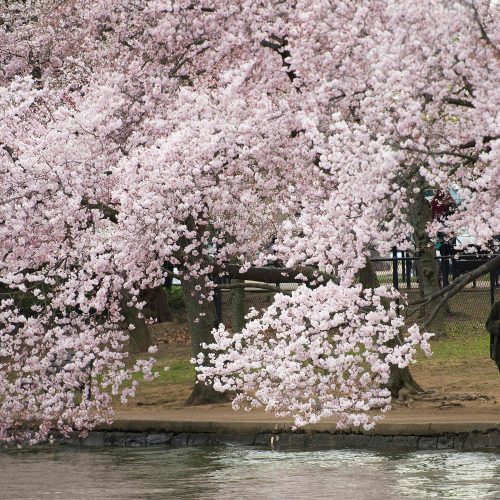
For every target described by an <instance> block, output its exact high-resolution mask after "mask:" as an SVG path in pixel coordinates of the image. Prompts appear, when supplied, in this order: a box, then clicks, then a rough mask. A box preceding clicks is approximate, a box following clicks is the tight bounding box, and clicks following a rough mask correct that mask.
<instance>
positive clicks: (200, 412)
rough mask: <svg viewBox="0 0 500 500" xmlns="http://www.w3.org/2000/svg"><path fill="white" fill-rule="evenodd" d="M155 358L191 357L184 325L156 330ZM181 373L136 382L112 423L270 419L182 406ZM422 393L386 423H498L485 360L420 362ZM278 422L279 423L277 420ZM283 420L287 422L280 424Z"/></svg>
mask: <svg viewBox="0 0 500 500" xmlns="http://www.w3.org/2000/svg"><path fill="white" fill-rule="evenodd" d="M157 340H158V345H159V353H158V358H159V361H163V362H165V363H166V364H169V365H172V366H173V367H174V368H175V366H176V363H177V364H179V363H184V365H183V366H185V367H187V361H186V360H188V359H189V358H190V355H191V354H190V345H189V335H188V333H187V329H186V327H185V325H175V324H171V325H170V326H169V327H168V328H165V327H163V328H159V329H158V331H157ZM186 370H189V368H188V367H187V368H184V369H183V371H181V372H179V373H180V375H179V377H178V378H177V379H175V378H174V379H173V380H163V379H161V378H160V379H159V380H156V381H154V382H153V383H148V384H145V383H141V385H140V388H139V391H138V394H137V397H136V398H135V399H134V400H131V401H130V402H129V403H128V404H127V405H121V404H117V405H116V410H117V415H116V416H117V418H123V419H130V418H146V419H149V418H152V419H154V418H161V419H169V420H189V421H205V422H206V421H207V420H214V421H215V420H216V421H231V420H234V421H243V420H244V421H264V420H267V421H269V420H274V418H273V417H272V416H271V415H269V414H266V413H264V412H263V411H252V412H250V413H248V412H234V411H233V410H232V409H231V406H230V404H229V403H227V404H218V405H208V406H198V407H186V406H184V401H185V400H186V399H187V397H188V396H189V394H190V391H191V388H192V383H191V380H192V379H191V374H190V372H189V371H188V372H187V373H186ZM411 371H412V374H413V376H414V378H415V379H416V381H417V382H418V383H419V384H420V385H421V386H422V388H423V389H424V392H423V393H422V394H418V395H412V396H410V399H408V400H407V401H401V402H400V401H396V400H395V401H394V402H393V409H392V410H391V411H390V412H389V414H388V415H387V416H386V418H385V421H386V422H401V423H404V422H408V423H410V422H411V423H413V422H415V423H425V422H443V423H446V422H471V423H475V422H478V423H479V422H495V423H497V424H500V373H499V372H498V369H497V368H496V367H495V365H494V364H493V362H492V361H491V360H489V359H488V358H487V356H486V355H485V356H484V357H473V358H465V359H453V360H446V361H443V360H433V359H432V358H431V359H429V360H427V359H426V360H424V361H422V362H419V363H417V364H416V365H415V366H413V367H412V368H411ZM279 420H280V421H282V420H283V419H279ZM285 420H286V419H285Z"/></svg>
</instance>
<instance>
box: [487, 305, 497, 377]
mask: <svg viewBox="0 0 500 500" xmlns="http://www.w3.org/2000/svg"><path fill="white" fill-rule="evenodd" d="M486 330H488V332H490V357H491V359H492V360H493V361H494V362H495V363H496V365H497V368H498V370H499V371H500V300H497V301H496V302H495V303H494V304H493V306H492V308H491V311H490V315H489V316H488V319H487V320H486Z"/></svg>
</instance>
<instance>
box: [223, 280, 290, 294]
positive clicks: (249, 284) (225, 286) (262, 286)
mask: <svg viewBox="0 0 500 500" xmlns="http://www.w3.org/2000/svg"><path fill="white" fill-rule="evenodd" d="M214 288H218V289H219V290H232V289H235V288H259V289H262V290H269V291H270V292H276V293H284V294H285V295H291V292H290V291H288V290H282V289H281V288H280V287H278V286H274V285H268V284H267V283H254V282H247V283H227V284H226V283H222V284H220V285H215V287H214Z"/></svg>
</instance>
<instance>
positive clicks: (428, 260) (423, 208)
mask: <svg viewBox="0 0 500 500" xmlns="http://www.w3.org/2000/svg"><path fill="white" fill-rule="evenodd" d="M418 186H419V188H420V191H419V192H418V193H417V194H416V195H415V197H414V198H413V200H412V204H411V207H410V220H411V224H412V226H413V230H414V232H413V238H414V242H415V247H416V249H417V261H416V264H415V267H416V270H417V276H418V283H419V288H420V294H421V296H427V295H431V294H433V293H435V292H437V291H438V290H439V288H440V287H439V271H438V266H437V265H436V250H435V248H434V242H433V241H432V240H431V239H430V238H429V236H428V234H427V231H426V226H427V224H428V223H429V222H431V220H432V209H431V205H430V203H429V202H428V201H427V200H426V199H425V197H424V188H425V181H424V179H423V178H422V177H421V176H420V175H418ZM435 305H436V304H435V303H434V302H433V303H431V304H429V306H428V307H427V308H426V309H425V311H424V315H425V314H428V313H429V311H431V310H432V309H434V307H435ZM445 324H446V323H445V308H444V309H441V311H440V312H439V313H438V314H437V315H436V317H435V318H434V320H433V321H432V323H431V325H430V329H431V330H432V331H433V332H435V333H436V334H437V335H438V336H440V337H444V336H445V335H446V332H445Z"/></svg>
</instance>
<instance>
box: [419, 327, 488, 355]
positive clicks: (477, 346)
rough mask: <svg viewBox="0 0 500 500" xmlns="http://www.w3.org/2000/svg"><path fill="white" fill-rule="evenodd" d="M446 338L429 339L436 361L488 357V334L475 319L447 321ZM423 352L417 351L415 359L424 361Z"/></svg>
mask: <svg viewBox="0 0 500 500" xmlns="http://www.w3.org/2000/svg"><path fill="white" fill-rule="evenodd" d="M446 333H447V338H444V339H440V340H431V349H432V353H433V354H432V358H430V360H432V361H434V362H436V361H453V360H454V361H458V360H462V359H471V358H485V357H486V358H488V357H489V339H490V337H489V334H488V332H487V331H486V330H485V328H484V326H483V325H482V324H481V323H479V322H476V321H456V322H455V321H450V322H448V323H447V331H446ZM426 360H427V358H426V356H425V355H424V354H423V353H418V355H417V361H419V362H424V363H425V362H426Z"/></svg>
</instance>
